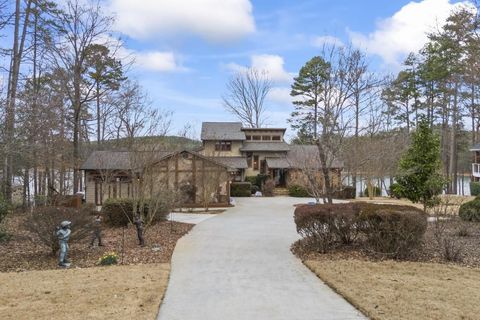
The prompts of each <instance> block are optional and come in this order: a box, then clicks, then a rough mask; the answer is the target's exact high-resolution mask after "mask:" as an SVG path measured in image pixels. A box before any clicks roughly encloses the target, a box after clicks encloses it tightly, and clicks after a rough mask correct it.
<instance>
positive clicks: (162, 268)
mask: <svg viewBox="0 0 480 320" xmlns="http://www.w3.org/2000/svg"><path fill="white" fill-rule="evenodd" d="M169 272H170V264H168V263H161V264H145V265H128V266H111V267H95V268H85V269H68V270H44V271H28V272H19V273H14V272H7V273H0V283H1V290H0V319H5V320H7V319H52V320H55V319H155V317H156V315H157V312H158V308H159V305H160V302H161V300H162V299H163V295H164V292H165V289H166V287H167V283H168V276H169Z"/></svg>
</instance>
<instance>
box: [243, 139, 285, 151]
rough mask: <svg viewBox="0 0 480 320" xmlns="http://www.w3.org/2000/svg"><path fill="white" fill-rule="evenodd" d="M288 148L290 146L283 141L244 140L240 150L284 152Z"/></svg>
mask: <svg viewBox="0 0 480 320" xmlns="http://www.w3.org/2000/svg"><path fill="white" fill-rule="evenodd" d="M288 150H290V147H289V146H288V144H286V143H285V142H264V141H262V142H256V141H245V142H243V147H242V148H240V151H243V152H253V151H279V152H286V151H288Z"/></svg>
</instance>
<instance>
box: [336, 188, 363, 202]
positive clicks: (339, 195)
mask: <svg viewBox="0 0 480 320" xmlns="http://www.w3.org/2000/svg"><path fill="white" fill-rule="evenodd" d="M356 195H357V189H355V187H352V186H343V187H342V189H340V190H336V191H335V192H334V194H333V197H334V198H335V199H355V197H356Z"/></svg>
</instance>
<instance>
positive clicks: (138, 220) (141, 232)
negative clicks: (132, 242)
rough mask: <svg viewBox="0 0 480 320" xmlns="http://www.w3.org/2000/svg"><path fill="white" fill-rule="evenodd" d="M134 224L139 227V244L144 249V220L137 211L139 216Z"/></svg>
mask: <svg viewBox="0 0 480 320" xmlns="http://www.w3.org/2000/svg"><path fill="white" fill-rule="evenodd" d="M133 223H134V224H135V226H136V227H137V236H138V244H139V245H141V246H142V247H143V246H145V240H144V239H143V220H142V217H141V216H140V212H139V210H137V216H136V217H135V221H134V222H133Z"/></svg>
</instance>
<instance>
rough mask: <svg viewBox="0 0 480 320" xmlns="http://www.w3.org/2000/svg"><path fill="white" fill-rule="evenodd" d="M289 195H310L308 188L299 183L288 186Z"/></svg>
mask: <svg viewBox="0 0 480 320" xmlns="http://www.w3.org/2000/svg"><path fill="white" fill-rule="evenodd" d="M288 195H289V196H290V197H300V198H305V197H310V195H309V194H308V191H307V189H305V188H304V187H302V186H299V185H291V186H289V187H288Z"/></svg>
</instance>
